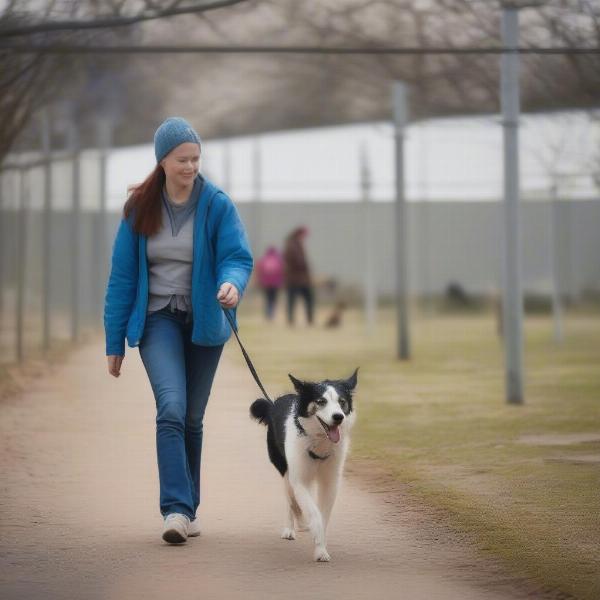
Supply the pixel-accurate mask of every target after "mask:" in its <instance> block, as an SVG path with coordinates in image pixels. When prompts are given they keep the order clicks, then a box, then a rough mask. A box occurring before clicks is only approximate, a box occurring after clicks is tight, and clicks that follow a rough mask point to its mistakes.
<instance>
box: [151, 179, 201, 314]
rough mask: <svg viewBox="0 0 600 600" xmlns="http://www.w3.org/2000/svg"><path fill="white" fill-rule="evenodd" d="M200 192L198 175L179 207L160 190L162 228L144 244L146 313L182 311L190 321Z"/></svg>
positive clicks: (164, 191)
mask: <svg viewBox="0 0 600 600" xmlns="http://www.w3.org/2000/svg"><path fill="white" fill-rule="evenodd" d="M201 188H202V178H201V177H200V175H199V176H198V177H196V179H195V181H194V186H193V188H192V192H191V194H190V197H189V198H188V199H187V200H186V201H185V202H183V203H180V204H177V203H175V202H173V201H172V200H171V199H170V198H169V196H168V195H167V191H166V189H163V198H162V200H163V202H162V217H163V218H162V227H161V229H160V231H159V232H158V233H157V234H156V235H153V236H152V237H150V238H148V243H147V255H148V270H149V282H148V283H149V298H148V312H149V313H150V312H154V311H157V310H160V309H161V308H164V307H165V306H169V307H170V308H171V310H173V309H175V308H178V309H179V310H184V311H186V312H188V315H189V316H190V317H191V314H192V301H191V293H192V259H193V245H194V216H195V214H196V206H197V204H198V198H199V196H200V192H201Z"/></svg>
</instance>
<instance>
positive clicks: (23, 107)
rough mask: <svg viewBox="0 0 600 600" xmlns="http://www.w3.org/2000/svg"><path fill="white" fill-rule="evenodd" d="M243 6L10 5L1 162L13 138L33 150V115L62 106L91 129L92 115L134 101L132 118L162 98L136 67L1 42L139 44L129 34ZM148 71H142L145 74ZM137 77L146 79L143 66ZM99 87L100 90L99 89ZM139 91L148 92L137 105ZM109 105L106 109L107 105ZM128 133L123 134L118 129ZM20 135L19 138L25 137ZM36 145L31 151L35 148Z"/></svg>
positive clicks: (207, 0) (1, 79)
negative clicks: (148, 24) (16, 48)
mask: <svg viewBox="0 0 600 600" xmlns="http://www.w3.org/2000/svg"><path fill="white" fill-rule="evenodd" d="M244 2H247V0H188V1H182V0H171V1H170V2H167V3H162V2H157V1H155V0H105V1H101V0H82V1H78V2H75V1H72V0H48V1H46V2H43V3H41V10H40V2H33V1H31V0H21V1H19V2H16V1H15V0H12V1H10V2H8V3H7V5H6V6H5V8H4V11H3V12H2V13H0V63H1V64H2V69H0V114H2V115H3V116H4V117H5V118H3V119H1V120H0V161H1V160H2V159H3V158H4V157H5V156H6V154H7V153H8V151H9V150H10V149H11V148H12V146H13V144H14V143H15V141H16V140H17V138H19V137H21V139H22V141H23V142H24V143H25V144H28V145H31V143H33V144H36V140H32V139H28V138H31V137H32V135H33V133H32V132H29V134H28V135H27V126H28V124H30V123H31V120H32V116H33V114H34V113H35V112H36V111H37V110H38V108H39V107H41V106H43V105H47V104H48V103H50V102H51V101H53V102H55V103H56V102H64V101H66V100H67V99H68V101H69V104H70V106H71V109H70V110H71V118H74V119H77V120H78V121H80V122H84V123H85V121H86V120H88V121H89V119H90V115H93V114H94V112H95V111H94V110H92V111H90V108H92V107H93V108H94V109H96V110H97V109H101V110H107V109H108V110H110V109H111V107H113V108H114V106H116V105H117V104H121V105H123V107H124V108H127V102H126V100H127V98H130V99H131V100H132V103H133V101H134V100H135V99H137V103H135V106H136V113H137V114H140V113H143V112H144V111H146V112H154V113H155V112H156V110H155V109H157V108H158V105H159V102H160V100H161V99H162V98H164V96H165V94H164V92H162V93H160V91H159V90H158V89H157V88H158V86H157V84H156V81H153V78H151V77H149V78H145V79H142V80H140V78H139V76H138V77H136V73H137V74H138V75H139V70H138V69H139V68H140V65H139V64H135V63H136V61H135V60H134V59H130V58H128V59H125V60H123V59H122V58H119V57H112V58H110V57H104V58H102V59H101V60H99V59H97V58H96V59H93V58H91V57H78V56H56V55H50V54H44V53H42V52H40V53H31V54H18V53H13V52H11V51H10V50H8V49H2V41H3V40H9V39H10V40H13V41H14V40H15V39H16V40H17V41H18V42H19V44H22V45H24V46H30V47H31V46H35V45H39V44H44V43H50V42H54V43H78V44H82V45H86V44H90V43H96V44H97V43H100V44H110V43H115V42H118V41H123V40H125V39H127V40H128V41H129V42H131V40H132V39H136V38H137V39H138V41H139V40H140V39H141V37H140V31H139V29H136V28H133V29H132V28H131V27H127V26H131V25H135V24H137V23H142V22H145V21H157V20H160V19H165V18H167V17H174V16H178V15H186V14H188V15H199V16H201V15H202V14H203V13H204V12H208V11H214V10H216V9H218V8H227V7H230V6H233V5H237V4H242V3H244ZM147 67H148V65H146V69H145V70H146V71H148V68H147ZM141 72H142V73H143V72H144V68H143V66H142V69H141ZM98 82H103V83H104V85H98ZM144 88H146V89H147V90H148V89H151V90H152V92H154V93H151V94H146V95H145V101H144V103H140V102H139V98H140V94H142V95H143V90H144ZM107 104H108V105H109V106H108V107H107V106H106V105H107ZM124 129H125V131H127V130H128V128H127V127H125V128H124ZM24 133H25V135H23V134H24ZM36 145H37V144H36Z"/></svg>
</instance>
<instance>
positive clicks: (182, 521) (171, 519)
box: [162, 513, 190, 544]
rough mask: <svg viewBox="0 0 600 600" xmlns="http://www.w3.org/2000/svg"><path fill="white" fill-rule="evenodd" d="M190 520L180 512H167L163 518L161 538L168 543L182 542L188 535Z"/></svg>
mask: <svg viewBox="0 0 600 600" xmlns="http://www.w3.org/2000/svg"><path fill="white" fill-rule="evenodd" d="M189 526H190V520H189V519H188V518H187V517H186V516H185V515H182V514H181V513H171V514H168V515H167V517H166V519H165V526H164V531H163V534H162V539H163V540H165V542H169V544H183V542H185V541H186V540H187V537H188V528H189Z"/></svg>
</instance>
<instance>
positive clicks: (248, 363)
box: [221, 305, 273, 402]
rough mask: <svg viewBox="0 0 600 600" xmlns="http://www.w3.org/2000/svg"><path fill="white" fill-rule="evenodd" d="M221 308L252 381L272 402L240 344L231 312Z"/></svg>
mask: <svg viewBox="0 0 600 600" xmlns="http://www.w3.org/2000/svg"><path fill="white" fill-rule="evenodd" d="M221 309H222V310H223V312H224V313H225V316H226V317H227V320H228V321H229V326H230V327H231V331H233V333H234V335H235V339H236V340H237V341H238V344H239V345H240V348H241V350H242V354H243V355H244V358H245V359H246V364H247V365H248V368H249V369H250V373H252V377H254V381H256V383H257V385H258V387H259V388H260V390H261V392H262V393H263V395H264V397H265V398H266V399H267V400H268V401H269V402H273V400H271V398H269V394H267V392H266V390H265V388H264V387H263V385H262V383H261V381H260V378H259V376H258V373H257V372H256V369H255V368H254V365H253V364H252V361H251V360H250V357H249V356H248V353H247V352H246V349H245V348H244V345H243V344H242V341H241V340H240V336H239V335H238V332H237V327H236V326H235V322H234V320H233V317H232V316H231V313H230V312H229V310H228V309H226V308H225V307H224V306H222V305H221Z"/></svg>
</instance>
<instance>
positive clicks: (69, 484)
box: [0, 343, 530, 600]
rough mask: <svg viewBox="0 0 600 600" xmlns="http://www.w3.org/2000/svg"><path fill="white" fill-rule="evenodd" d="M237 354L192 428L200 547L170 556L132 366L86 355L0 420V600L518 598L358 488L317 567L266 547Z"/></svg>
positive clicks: (352, 485) (253, 436)
mask: <svg viewBox="0 0 600 600" xmlns="http://www.w3.org/2000/svg"><path fill="white" fill-rule="evenodd" d="M235 351H237V348H236V347H235V346H233V344H230V345H229V346H228V349H227V352H226V354H225V356H224V359H223V361H222V363H221V366H220V369H219V373H218V375H217V379H216V381H215V387H214V390H213V395H212V397H211V401H210V402H209V407H208V411H207V415H206V419H205V438H204V440H205V441H204V444H205V445H204V454H203V462H204V470H203V475H202V478H203V503H202V506H201V517H200V518H201V522H202V527H203V535H202V536H201V537H200V538H196V539H190V540H189V541H188V543H187V544H185V545H182V546H177V547H174V546H168V545H166V544H164V543H163V542H162V541H161V539H160V534H161V526H162V522H161V519H160V515H159V513H158V484H157V469H156V459H155V447H154V444H155V441H154V401H153V398H152V395H151V391H150V386H149V384H148V382H147V379H146V376H145V373H144V371H143V367H142V365H141V361H140V359H139V356H138V353H137V351H135V350H134V351H131V352H129V353H128V356H127V358H126V360H125V363H124V367H123V374H122V376H121V377H120V378H119V379H118V380H117V379H114V378H111V377H109V376H108V375H107V373H106V368H105V358H104V356H103V347H102V344H101V343H95V344H91V345H89V346H86V347H84V348H82V349H81V350H80V351H78V352H77V354H74V355H73V356H72V358H71V359H69V361H68V362H67V363H66V364H64V365H62V366H60V367H58V368H56V369H55V372H54V373H53V374H52V375H51V376H48V377H44V378H42V379H38V380H36V381H33V382H32V384H31V386H30V389H29V391H28V392H27V394H25V395H22V396H20V397H13V398H11V399H9V400H7V401H5V402H4V403H3V404H2V405H0V460H1V464H2V480H1V495H0V597H2V598H3V599H4V600H9V599H13V598H26V599H27V600H35V599H37V598H44V599H45V600H48V599H55V598H77V599H79V598H86V599H92V598H101V599H119V600H121V599H127V600H129V599H132V598H163V597H167V595H168V596H169V597H173V598H200V597H203V598H209V599H213V598H224V599H225V598H227V599H234V598H244V599H252V598H261V599H263V598H275V597H278V598H286V599H294V598H328V599H334V598H335V599H337V598H340V599H342V598H343V599H345V598H369V599H370V600H376V599H379V598H392V597H393V598H410V599H411V600H419V599H424V600H425V599H427V600H432V599H436V598H443V599H445V600H446V599H448V600H450V599H454V598H457V599H458V598H460V599H461V600H469V599H473V600H500V599H509V598H510V599H519V598H525V597H528V596H527V595H526V594H525V592H524V591H523V590H524V588H523V587H520V588H519V586H517V584H516V582H515V581H514V580H513V579H512V578H510V577H506V575H503V574H502V571H501V570H500V569H499V568H497V567H494V565H492V564H491V563H490V561H482V560H481V559H479V558H476V557H475V554H474V553H473V552H472V551H471V550H470V549H469V547H468V545H467V544H466V543H465V542H464V541H460V539H458V538H457V537H456V536H454V537H453V536H448V534H447V532H445V531H444V530H443V528H439V529H436V525H435V524H431V523H429V522H426V519H424V514H423V513H422V512H421V511H420V510H419V508H418V506H415V504H414V502H413V503H412V504H409V505H406V504H403V502H402V501H401V500H402V499H401V497H399V496H398V492H397V491H389V490H386V488H385V486H382V485H377V484H376V480H374V479H373V478H372V477H371V478H369V479H370V481H367V480H365V479H364V478H358V477H357V476H356V474H354V475H352V474H350V476H349V477H348V478H347V479H346V481H345V484H344V487H343V488H342V490H341V493H340V496H339V498H338V503H337V505H336V506H335V508H334V512H333V516H332V522H331V526H330V530H329V539H330V542H329V544H328V547H329V550H330V553H331V555H332V559H333V560H332V562H331V563H329V564H315V563H313V562H312V561H311V550H310V548H311V544H310V540H309V537H308V534H306V533H305V534H300V537H299V539H298V540H296V541H295V542H289V541H284V540H281V539H279V531H280V527H281V524H282V516H283V500H282V493H281V489H280V485H281V483H280V481H279V476H278V475H277V473H276V472H275V470H274V469H273V468H272V466H271V465H270V464H269V463H268V460H267V455H266V448H265V431H264V429H263V428H261V427H259V426H258V425H257V424H255V423H254V422H252V421H251V420H250V419H249V418H248V412H247V411H248V405H249V402H250V401H251V400H253V399H254V398H255V397H256V390H255V388H254V384H253V382H252V380H251V379H250V375H249V374H248V373H247V372H246V371H245V370H242V369H240V368H238V367H236V366H234V365H233V364H232V363H231V361H230V360H229V358H228V356H229V353H231V352H235ZM349 467H350V469H349V470H350V471H356V468H357V467H356V465H354V466H353V464H352V463H350V465H349ZM529 597H530V596H529Z"/></svg>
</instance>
